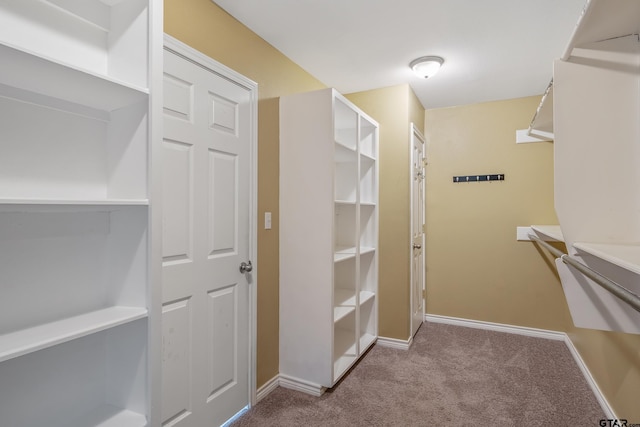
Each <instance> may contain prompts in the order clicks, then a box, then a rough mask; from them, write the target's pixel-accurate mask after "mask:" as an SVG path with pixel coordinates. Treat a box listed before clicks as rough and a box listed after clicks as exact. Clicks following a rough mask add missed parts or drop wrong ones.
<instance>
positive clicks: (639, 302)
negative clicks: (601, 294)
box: [529, 234, 640, 312]
mask: <svg viewBox="0 0 640 427" xmlns="http://www.w3.org/2000/svg"><path fill="white" fill-rule="evenodd" d="M529 237H530V238H531V240H533V241H534V242H536V243H538V244H539V245H540V246H542V247H543V248H545V249H546V250H548V251H549V252H551V253H552V254H553V255H554V256H555V257H557V258H560V259H561V260H562V262H564V263H565V264H567V265H570V266H571V267H573V268H575V269H576V270H578V271H579V272H580V273H582V274H584V275H585V276H586V277H588V278H589V279H591V280H593V281H594V282H595V283H596V284H598V285H599V286H601V287H603V288H604V289H606V290H607V291H609V292H610V293H612V294H613V295H615V296H616V297H618V298H620V299H621V300H622V301H624V302H626V303H627V304H629V305H630V306H631V308H633V309H634V310H636V311H637V312H640V296H639V295H638V294H636V293H634V292H632V291H630V290H629V289H627V288H625V287H624V286H622V285H620V284H619V283H616V282H614V281H613V280H611V279H609V278H607V277H605V276H603V275H602V274H600V273H598V272H597V271H595V270H592V269H591V268H589V267H587V266H586V265H584V264H583V263H581V262H579V261H577V260H576V259H574V258H572V257H571V256H569V254H565V253H564V252H562V251H561V250H558V249H556V248H554V247H553V246H551V245H550V244H548V243H547V242H545V241H544V240H540V238H538V237H537V236H535V235H533V234H529Z"/></svg>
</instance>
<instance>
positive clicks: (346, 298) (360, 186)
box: [280, 89, 378, 395]
mask: <svg viewBox="0 0 640 427" xmlns="http://www.w3.org/2000/svg"><path fill="white" fill-rule="evenodd" d="M377 245H378V124H377V123H376V122H375V121H374V120H373V119H372V118H370V117H369V116H367V115H366V114H364V113H363V112H362V111H361V110H359V109H358V108H357V107H355V106H354V105H353V104H352V103H351V102H350V101H348V100H347V99H346V98H344V97H343V96H342V95H340V94H339V93H337V92H336V91H335V90H334V89H324V90H320V91H315V92H308V93H302V94H296V95H291V96H287V97H283V98H281V99H280V374H281V379H282V384H283V385H285V386H287V387H290V388H295V389H299V390H301V391H305V392H308V393H311V394H316V395H319V394H321V393H322V392H323V391H324V389H325V388H330V387H332V386H334V385H335V384H336V382H337V381H338V380H339V379H340V378H341V377H342V376H343V375H344V374H345V373H346V372H347V370H348V369H349V368H350V367H351V366H352V365H353V364H354V363H355V362H356V361H357V360H358V358H359V357H360V356H362V354H363V353H364V352H365V351H366V350H367V349H368V348H369V347H370V346H371V345H372V344H373V343H374V342H375V340H376V338H377V335H378V332H377V325H378V319H377V313H378V311H377V305H378V298H377V289H378V247H377Z"/></svg>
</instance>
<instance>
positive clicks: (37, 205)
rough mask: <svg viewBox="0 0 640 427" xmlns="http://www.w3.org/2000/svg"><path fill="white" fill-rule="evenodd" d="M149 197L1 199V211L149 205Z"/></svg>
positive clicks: (90, 208)
mask: <svg viewBox="0 0 640 427" xmlns="http://www.w3.org/2000/svg"><path fill="white" fill-rule="evenodd" d="M148 205H149V199H104V200H98V199H96V200H83V199H73V200H72V199H0V212H16V211H33V210H39V209H40V210H41V209H50V208H52V207H60V210H63V211H68V210H70V209H73V210H83V211H85V210H87V211H89V210H92V208H98V209H100V210H102V211H104V210H105V208H116V209H117V208H118V207H122V206H148Z"/></svg>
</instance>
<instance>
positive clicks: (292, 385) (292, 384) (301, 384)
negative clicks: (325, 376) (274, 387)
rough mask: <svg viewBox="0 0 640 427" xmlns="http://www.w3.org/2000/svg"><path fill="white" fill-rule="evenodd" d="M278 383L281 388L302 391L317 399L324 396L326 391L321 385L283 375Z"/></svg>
mask: <svg viewBox="0 0 640 427" xmlns="http://www.w3.org/2000/svg"><path fill="white" fill-rule="evenodd" d="M278 383H279V385H280V387H284V388H289V389H291V390H297V391H301V392H303V393H307V394H310V395H312V396H316V397H320V396H322V394H323V393H324V391H325V390H326V388H325V387H323V386H321V385H319V384H314V383H310V382H308V381H304V380H301V379H300V378H295V377H290V376H288V375H283V374H280V380H279V381H278Z"/></svg>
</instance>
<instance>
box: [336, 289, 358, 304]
mask: <svg viewBox="0 0 640 427" xmlns="http://www.w3.org/2000/svg"><path fill="white" fill-rule="evenodd" d="M334 292H335V293H334V300H335V305H336V306H355V305H356V294H355V292H354V291H353V290H352V289H336V290H335V291H334Z"/></svg>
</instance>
